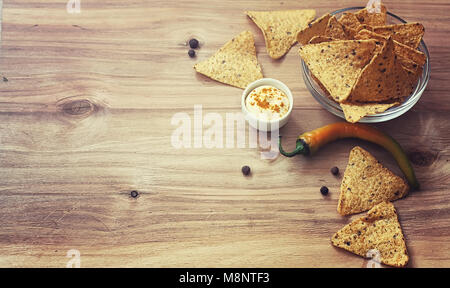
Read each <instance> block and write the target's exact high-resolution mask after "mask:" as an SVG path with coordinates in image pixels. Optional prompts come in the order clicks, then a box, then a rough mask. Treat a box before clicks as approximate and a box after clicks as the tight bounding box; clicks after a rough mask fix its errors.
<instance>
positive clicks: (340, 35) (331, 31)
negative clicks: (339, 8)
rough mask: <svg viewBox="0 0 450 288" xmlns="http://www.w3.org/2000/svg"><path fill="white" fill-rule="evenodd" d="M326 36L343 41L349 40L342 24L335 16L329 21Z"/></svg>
mask: <svg viewBox="0 0 450 288" xmlns="http://www.w3.org/2000/svg"><path fill="white" fill-rule="evenodd" d="M325 36H327V37H331V38H334V39H341V40H346V39H347V34H345V31H344V28H343V27H342V24H341V23H339V22H338V21H337V19H336V17H335V16H332V17H331V18H330V20H328V25H327V28H326V29H325Z"/></svg>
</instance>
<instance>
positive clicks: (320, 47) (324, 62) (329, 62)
mask: <svg viewBox="0 0 450 288" xmlns="http://www.w3.org/2000/svg"><path fill="white" fill-rule="evenodd" d="M375 42H376V41H375V40H357V41H356V40H339V41H332V42H323V43H318V44H309V45H305V46H303V47H300V50H299V53H300V56H301V57H302V58H303V60H304V61H305V63H306V65H307V66H308V68H309V70H310V71H311V73H312V74H313V75H314V76H316V77H317V79H319V81H320V82H321V83H322V84H323V85H324V87H326V89H327V90H328V91H329V92H330V94H331V96H332V97H333V99H334V100H335V101H337V102H342V101H344V100H346V99H347V97H348V96H349V95H350V92H351V90H352V87H353V86H354V84H355V83H356V80H357V79H358V76H359V75H360V74H361V71H362V70H363V68H364V67H365V66H366V65H367V63H369V62H370V60H371V59H372V57H373V51H374V50H375V47H376V44H375Z"/></svg>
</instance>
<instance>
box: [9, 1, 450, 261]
mask: <svg viewBox="0 0 450 288" xmlns="http://www.w3.org/2000/svg"><path fill="white" fill-rule="evenodd" d="M80 3H81V6H80V7H81V13H79V14H69V13H68V12H67V11H66V1H65V0H39V1H32V0H5V1H3V17H2V18H3V19H2V27H1V29H2V39H1V55H0V73H1V75H2V76H4V77H5V78H4V79H3V81H0V91H1V92H0V175H1V178H0V227H1V229H0V266H3V267H5V266H8V267H10V266H13V267H23V266H25V267H36V266H37V267H66V264H67V262H68V261H69V260H70V258H68V257H67V251H68V250H70V249H76V250H78V251H79V252H80V254H81V258H80V259H81V267H94V266H102V267H113V266H114V267H115V266H120V267H131V266H139V267H363V266H365V263H366V262H365V260H363V259H362V258H360V257H357V256H354V255H352V254H350V253H347V252H344V251H341V250H339V249H336V248H334V247H332V246H331V244H330V236H331V235H332V234H333V233H334V232H336V231H337V230H338V229H340V228H341V227H342V226H343V225H345V224H346V223H349V221H351V219H354V218H355V217H360V216H358V215H357V216H353V217H341V216H339V215H338V213H337V212H336V206H337V199H338V196H339V187H340V178H336V177H334V176H332V175H331V174H330V172H329V169H330V168H331V167H332V166H338V167H339V168H340V169H341V171H342V172H343V171H344V169H345V166H346V163H347V159H348V153H349V151H350V150H351V149H352V148H353V147H354V146H355V145H360V146H362V147H364V148H366V149H368V150H369V151H370V152H371V153H373V154H374V155H375V156H376V157H377V158H378V159H379V160H380V161H381V162H382V163H383V164H384V165H386V166H387V167H389V168H391V169H392V170H393V171H395V172H396V173H399V170H398V169H397V168H396V165H395V162H394V161H393V159H391V157H390V156H389V155H388V154H387V152H385V151H383V150H382V149H380V148H378V147H376V146H374V145H371V144H368V143H364V142H361V141H355V140H346V141H341V142H338V143H334V144H331V145H329V146H328V147H327V148H325V149H323V150H321V151H320V152H319V153H318V154H317V155H316V156H314V157H313V158H304V157H302V156H298V157H296V158H290V159H288V158H284V157H277V158H276V159H273V160H264V159H261V151H262V149H261V148H250V147H248V146H249V145H246V147H244V148H237V147H236V145H234V148H206V147H204V146H203V147H201V148H181V149H176V148H174V147H173V145H172V142H171V136H172V135H173V133H174V131H175V129H176V128H177V125H173V124H172V117H174V115H175V114H176V113H179V112H181V113H187V114H188V115H189V116H190V118H192V119H193V114H194V105H202V108H203V115H204V116H205V115H207V114H208V113H217V114H218V115H219V117H221V118H222V119H224V121H225V118H226V114H227V113H238V112H239V111H240V100H241V98H240V96H241V93H242V90H241V89H238V88H234V87H231V86H227V85H223V84H220V83H217V82H215V81H212V80H210V79H208V78H206V77H203V76H201V75H197V74H196V73H195V71H194V70H193V69H192V66H193V65H194V64H195V63H196V62H197V61H200V60H203V59H206V58H207V57H209V56H210V55H211V54H212V53H214V51H216V50H217V49H218V48H219V47H221V46H222V45H223V44H224V43H225V42H226V41H228V40H229V39H231V38H232V37H233V36H235V35H237V34H238V33H240V32H241V31H243V30H250V31H252V32H253V34H254V36H255V41H256V50H257V54H258V59H259V61H260V63H261V65H262V67H263V71H264V75H265V76H266V77H273V78H277V79H279V80H281V81H283V82H284V83H286V84H287V85H288V86H289V87H290V88H291V90H292V92H293V95H294V101H295V107H294V111H293V115H292V118H291V120H290V122H289V123H288V124H287V126H285V127H284V128H282V129H281V132H280V133H281V134H282V135H284V136H285V137H284V140H285V143H286V144H287V148H293V145H294V142H295V137H296V136H297V135H298V134H300V133H301V132H304V131H307V130H311V129H314V128H317V127H319V126H322V125H325V124H328V123H332V122H335V121H338V120H340V119H339V118H337V117H335V116H333V115H331V114H330V113H329V112H327V111H325V110H324V109H323V108H322V107H321V106H320V105H319V104H318V103H317V102H316V101H315V100H314V99H313V97H312V96H311V95H310V93H309V92H308V90H307V89H306V87H305V84H304V82H303V80H302V77H301V72H300V62H299V61H300V60H299V56H298V55H297V53H296V51H297V47H294V48H293V49H292V50H291V51H290V53H289V54H288V55H287V56H286V57H284V58H283V59H280V60H278V61H274V60H271V59H270V58H269V57H268V55H267V52H266V50H265V45H264V40H263V37H262V34H261V33H260V31H259V29H258V28H257V27H256V26H255V25H254V24H253V23H252V22H251V20H249V19H248V18H247V17H246V16H245V15H244V11H245V10H247V9H261V10H270V9H274V10H276V9H294V8H295V9H302V8H314V9H316V10H317V15H319V16H320V15H322V14H323V13H325V12H328V11H332V10H336V9H339V8H343V7H350V6H361V5H364V4H365V3H362V1H330V0H327V1H325V0H314V1H290V0H289V1H288V0H283V1H219V0H208V1H206V0H189V1H184V0H183V1H179V0H177V1H175V0H171V1H162V0H161V1H156V0H133V1H123V0H95V1H94V0H81V2H80ZM385 3H386V5H387V6H388V9H389V10H390V11H391V12H393V13H395V14H398V15H400V16H402V17H403V18H405V19H407V20H409V21H418V22H421V23H423V24H424V26H425V27H426V34H425V37H424V40H425V42H426V44H427V45H428V48H429V50H430V54H431V67H432V68H431V80H430V82H429V84H428V87H427V89H426V91H425V92H424V94H423V96H422V98H421V99H420V101H419V102H418V104H417V105H416V106H415V107H414V108H413V109H412V110H410V111H409V112H408V113H406V114H405V115H403V116H401V117H399V118H397V119H395V120H392V121H389V122H385V123H382V124H377V125H375V126H376V127H378V128H380V129H382V130H383V131H386V132H388V133H390V134H391V135H393V136H394V137H395V138H396V139H397V140H398V141H399V142H400V143H401V144H402V145H403V146H404V148H405V149H406V150H407V152H408V153H409V154H410V156H411V158H412V160H413V163H414V168H415V170H416V174H417V176H418V178H419V181H420V183H421V185H422V189H421V190H420V191H416V192H413V193H411V194H410V195H409V196H408V197H407V198H405V199H402V200H399V201H396V202H395V206H396V207H397V209H398V213H399V215H400V221H401V224H402V227H403V231H404V234H405V237H406V241H407V246H408V251H409V254H410V258H411V261H410V266H411V267H442V266H447V267H448V266H450V188H449V184H450V177H449V170H450V163H449V159H450V150H449V143H450V135H449V131H450V114H449V113H450V101H449V100H448V90H449V89H450V81H449V80H450V79H449V77H450V69H449V67H450V45H449V44H450V43H449V40H448V35H449V33H450V16H449V14H448V10H449V9H450V5H449V4H450V3H447V2H446V1H431V0H430V1H425V0H422V1H385ZM191 37H196V38H197V39H199V40H200V41H201V49H200V50H198V51H197V54H198V56H197V58H196V59H191V58H189V57H188V55H187V51H188V47H187V46H186V41H187V40H188V39H190V38H191ZM210 115H211V114H210ZM213 115H214V114H213ZM216 116H217V115H216ZM192 121H193V120H192ZM193 125H194V124H193V123H192V129H193V130H194V128H193V127H194V126H193ZM207 128H208V126H205V127H203V132H204V133H206V132H205V131H207ZM224 129H225V128H224ZM192 133H194V132H192ZM192 135H193V134H192ZM224 137H225V136H224ZM224 141H225V139H224ZM193 142H194V139H192V141H191V143H192V145H193ZM243 165H249V166H250V167H251V168H252V172H253V173H252V176H251V177H243V175H242V173H241V171H240V170H241V167H242V166H243ZM322 185H326V186H328V187H329V188H330V194H329V196H327V197H323V196H322V195H321V194H320V192H319V188H320V187H321V186H322ZM133 190H136V191H138V193H139V196H138V197H137V198H133V197H131V196H130V192H131V191H133Z"/></svg>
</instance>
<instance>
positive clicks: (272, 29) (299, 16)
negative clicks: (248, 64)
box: [246, 10, 316, 59]
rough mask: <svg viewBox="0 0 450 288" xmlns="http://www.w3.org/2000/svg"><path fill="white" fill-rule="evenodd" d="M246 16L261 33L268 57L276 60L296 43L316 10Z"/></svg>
mask: <svg viewBox="0 0 450 288" xmlns="http://www.w3.org/2000/svg"><path fill="white" fill-rule="evenodd" d="M246 14H247V15H248V17H250V18H251V19H252V20H253V22H255V24H256V25H257V26H258V27H259V29H261V31H262V32H263V34H264V39H265V41H266V48H267V52H268V53H269V55H270V57H272V58H273V59H278V58H280V57H282V56H283V55H285V54H286V53H287V52H288V51H289V49H291V47H292V46H293V45H294V44H295V43H296V42H297V39H296V35H297V33H298V32H299V31H300V30H302V29H304V28H306V27H308V24H309V23H310V22H311V21H312V20H314V18H315V17H316V10H285V11H247V12H246Z"/></svg>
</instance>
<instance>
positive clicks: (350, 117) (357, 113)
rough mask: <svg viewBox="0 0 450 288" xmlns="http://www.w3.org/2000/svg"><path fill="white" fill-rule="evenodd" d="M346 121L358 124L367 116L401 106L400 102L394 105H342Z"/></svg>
mask: <svg viewBox="0 0 450 288" xmlns="http://www.w3.org/2000/svg"><path fill="white" fill-rule="evenodd" d="M339 105H341V108H342V111H343V112H344V115H345V120H347V122H350V123H356V122H358V121H359V120H361V119H362V118H364V117H365V116H367V115H375V114H378V113H381V112H384V111H386V110H387V109H389V108H391V107H393V106H398V105H400V102H393V103H340V104H339Z"/></svg>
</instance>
